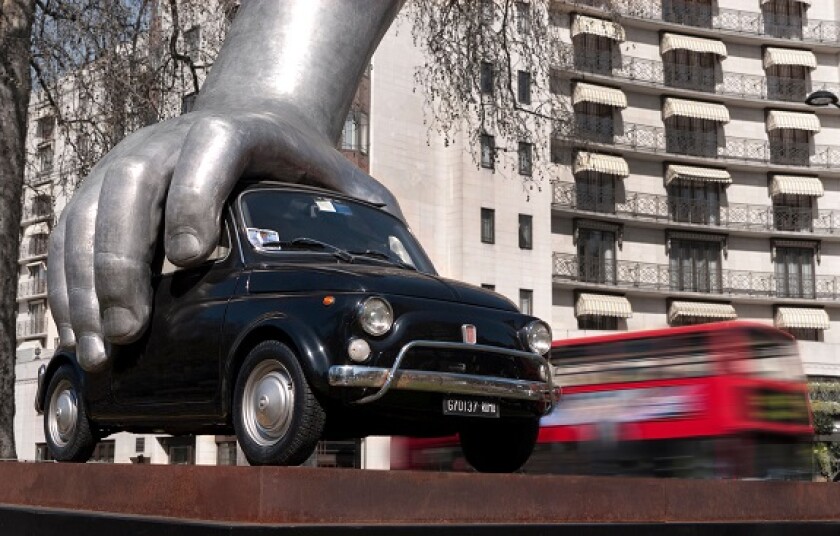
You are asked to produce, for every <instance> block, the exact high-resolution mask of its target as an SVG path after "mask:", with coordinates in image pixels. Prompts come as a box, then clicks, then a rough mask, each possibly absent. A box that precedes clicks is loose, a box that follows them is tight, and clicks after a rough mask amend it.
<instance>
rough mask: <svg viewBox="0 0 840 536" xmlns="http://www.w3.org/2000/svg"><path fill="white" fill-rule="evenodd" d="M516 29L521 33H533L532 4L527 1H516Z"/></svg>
mask: <svg viewBox="0 0 840 536" xmlns="http://www.w3.org/2000/svg"><path fill="white" fill-rule="evenodd" d="M516 29H517V30H518V31H519V34H520V35H527V34H529V33H531V6H530V5H529V4H528V3H527V2H517V3H516Z"/></svg>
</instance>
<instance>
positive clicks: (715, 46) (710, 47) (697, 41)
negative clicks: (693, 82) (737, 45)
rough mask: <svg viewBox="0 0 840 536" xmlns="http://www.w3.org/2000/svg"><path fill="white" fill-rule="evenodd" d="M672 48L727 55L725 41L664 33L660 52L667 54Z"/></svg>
mask: <svg viewBox="0 0 840 536" xmlns="http://www.w3.org/2000/svg"><path fill="white" fill-rule="evenodd" d="M672 50H690V51H692V52H700V53H706V54H717V55H718V56H720V57H721V58H725V57H726V45H725V44H723V41H719V40H717V39H704V38H702V37H692V36H690V35H680V34H673V33H665V34H662V41H661V42H660V45H659V52H660V53H662V54H665V53H666V52H670V51H672Z"/></svg>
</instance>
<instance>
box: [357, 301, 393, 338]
mask: <svg viewBox="0 0 840 536" xmlns="http://www.w3.org/2000/svg"><path fill="white" fill-rule="evenodd" d="M359 324H361V326H362V329H363V330H365V332H366V333H368V334H370V335H373V336H374V337H378V336H380V335H384V334H386V333H388V330H390V329H391V326H393V325H394V311H393V309H391V304H389V303H388V302H387V301H385V300H384V299H382V298H368V299H366V300H365V301H364V303H362V307H361V309H360V310H359Z"/></svg>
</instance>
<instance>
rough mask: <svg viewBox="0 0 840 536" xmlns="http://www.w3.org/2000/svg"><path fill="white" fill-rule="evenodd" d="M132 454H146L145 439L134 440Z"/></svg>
mask: <svg viewBox="0 0 840 536" xmlns="http://www.w3.org/2000/svg"><path fill="white" fill-rule="evenodd" d="M134 452H136V453H137V454H142V453H144V452H146V438H145V437H142V436H141V437H137V438H135V439H134Z"/></svg>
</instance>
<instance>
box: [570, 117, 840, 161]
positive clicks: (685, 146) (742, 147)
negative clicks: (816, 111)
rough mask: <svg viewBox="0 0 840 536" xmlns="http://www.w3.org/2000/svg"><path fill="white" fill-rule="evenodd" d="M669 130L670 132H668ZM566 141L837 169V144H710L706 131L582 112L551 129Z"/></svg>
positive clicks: (733, 140) (720, 140)
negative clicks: (619, 122)
mask: <svg viewBox="0 0 840 536" xmlns="http://www.w3.org/2000/svg"><path fill="white" fill-rule="evenodd" d="M669 130H670V131H671V133H669ZM555 137H556V138H557V139H558V140H561V141H565V142H566V143H567V144H568V143H574V142H578V141H581V140H583V141H589V142H593V143H604V144H608V145H610V146H614V147H618V148H624V149H630V150H633V151H636V152H645V153H669V154H687V155H693V156H701V157H705V158H710V159H715V160H722V161H727V162H743V163H748V164H756V165H768V164H776V165H786V166H801V167H808V168H815V169H836V168H840V146H838V145H811V144H806V143H801V144H800V143H784V144H783V143H777V142H772V143H771V142H769V141H767V140H759V139H752V138H737V137H729V136H720V137H719V138H718V140H717V141H716V142H715V146H712V141H711V139H712V138H711V137H710V135H709V134H707V133H703V132H695V131H682V130H677V129H666V128H664V127H655V126H651V125H639V124H636V123H623V128H619V127H618V126H617V123H616V122H615V121H612V120H611V119H609V118H607V119H605V118H603V117H591V116H585V115H584V114H578V115H576V116H575V121H574V122H569V123H566V124H564V125H562V126H561V127H560V128H558V129H557V130H556V131H555Z"/></svg>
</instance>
